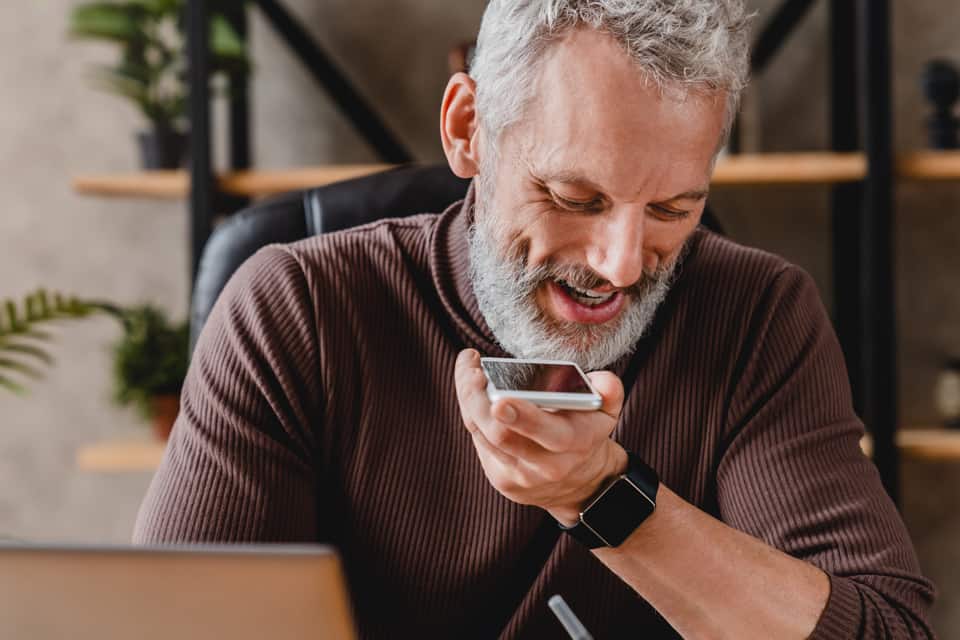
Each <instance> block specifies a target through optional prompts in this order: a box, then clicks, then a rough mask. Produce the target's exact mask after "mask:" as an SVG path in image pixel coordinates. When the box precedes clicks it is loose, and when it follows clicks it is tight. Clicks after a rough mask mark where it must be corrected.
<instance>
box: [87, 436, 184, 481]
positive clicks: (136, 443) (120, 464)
mask: <svg viewBox="0 0 960 640" xmlns="http://www.w3.org/2000/svg"><path fill="white" fill-rule="evenodd" d="M165 449H166V444H165V443H163V442H157V441H156V440H146V439H142V440H118V441H111V442H101V443H98V444H92V445H87V446H85V447H81V448H80V449H79V450H78V451H77V457H76V465H77V469H78V470H79V471H86V472H93V473H129V472H147V473H150V472H153V471H156V470H157V467H159V466H160V460H161V459H162V458H163V452H164V450H165Z"/></svg>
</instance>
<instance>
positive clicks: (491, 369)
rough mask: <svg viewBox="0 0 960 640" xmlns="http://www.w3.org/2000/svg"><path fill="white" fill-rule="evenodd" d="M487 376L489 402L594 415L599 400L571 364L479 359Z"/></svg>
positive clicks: (558, 361)
mask: <svg viewBox="0 0 960 640" xmlns="http://www.w3.org/2000/svg"><path fill="white" fill-rule="evenodd" d="M480 366H481V367H483V372H484V373H485V374H486V376H487V397H489V398H490V402H496V401H497V400H500V399H502V398H517V399H520V400H529V401H530V402H532V403H534V404H535V405H537V406H539V407H543V408H545V409H568V410H574V411H596V410H597V409H599V408H600V407H601V405H602V404H603V398H601V397H600V394H599V393H597V390H596V389H594V388H593V385H591V384H590V380H589V378H587V376H585V375H584V373H583V371H582V370H581V369H580V367H579V366H577V365H576V364H575V363H573V362H563V361H562V360H519V359H514V358H480Z"/></svg>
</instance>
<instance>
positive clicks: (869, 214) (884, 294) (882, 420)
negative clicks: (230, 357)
mask: <svg viewBox="0 0 960 640" xmlns="http://www.w3.org/2000/svg"><path fill="white" fill-rule="evenodd" d="M814 1H815V0H784V2H783V4H782V5H781V6H780V8H779V9H778V10H777V11H776V12H775V13H774V14H773V17H772V18H771V19H770V21H769V22H768V23H767V25H766V26H765V28H764V29H763V30H762V31H761V33H760V36H759V37H758V39H757V41H756V46H755V48H754V59H753V64H754V71H755V72H758V71H760V70H762V69H763V68H765V67H766V66H767V65H768V64H769V63H770V62H771V60H773V58H774V57H775V56H776V53H777V52H778V50H779V49H780V47H781V45H782V44H783V42H784V41H785V40H786V39H787V38H788V37H789V35H790V34H791V33H792V31H793V30H794V29H795V28H796V26H797V25H798V24H800V23H801V21H802V19H803V18H804V17H805V16H806V15H807V13H808V11H809V9H811V8H812V6H813V4H814ZM251 2H252V3H253V4H256V5H258V6H259V8H260V9H261V10H262V11H263V13H264V15H265V17H266V18H267V19H268V21H269V22H270V23H271V24H272V25H273V27H274V28H275V29H276V30H277V31H278V33H279V34H280V35H281V36H282V37H283V38H284V39H285V40H286V41H287V43H288V44H289V45H290V47H291V49H292V50H293V51H294V53H295V54H296V55H297V56H298V57H299V58H300V60H301V61H302V62H303V63H304V64H305V65H306V67H307V68H308V69H309V70H310V72H311V73H312V74H313V76H314V78H315V79H316V80H317V81H318V82H320V84H321V85H322V86H323V87H325V88H326V90H327V92H328V93H329V94H330V96H331V98H332V99H333V100H334V102H335V103H336V104H337V106H338V107H339V108H340V109H341V111H342V112H343V113H344V115H345V116H346V117H347V118H349V119H350V121H351V122H352V123H353V125H354V126H355V127H356V128H357V130H358V131H359V132H360V134H361V136H362V137H363V138H364V139H365V140H367V142H368V143H370V145H371V146H372V147H373V148H375V149H376V150H377V151H378V153H379V154H380V155H381V157H383V159H384V160H386V161H388V162H395V163H401V162H407V161H409V160H410V159H411V156H410V153H409V152H408V151H407V150H406V149H405V148H404V147H403V145H402V144H401V143H400V142H399V141H398V140H397V139H396V138H395V137H394V136H393V134H391V132H390V131H389V129H388V128H387V127H386V126H385V125H384V124H383V123H382V121H381V120H380V118H379V117H378V116H377V114H376V112H375V111H374V110H373V109H372V108H371V107H370V106H369V105H368V104H367V102H366V101H365V100H364V99H363V98H362V97H361V95H360V94H359V93H358V92H357V91H356V90H355V89H354V88H353V87H352V85H351V84H350V82H349V81H348V80H347V79H346V77H345V76H344V75H343V74H342V73H340V71H339V70H338V69H337V68H336V66H335V65H334V64H333V62H332V61H331V60H330V58H329V57H328V56H327V55H326V54H325V53H324V52H323V50H322V49H321V48H320V47H319V45H317V44H316V43H315V42H314V41H313V40H312V38H311V37H310V36H309V34H308V33H307V31H306V30H305V29H304V28H303V27H302V26H301V25H300V24H299V23H298V22H297V21H296V19H295V18H294V17H293V16H292V14H290V12H289V11H287V10H286V9H285V8H284V6H283V5H282V3H281V0H251ZM236 4H237V9H236V11H235V12H234V13H232V14H231V15H229V16H228V19H230V21H231V23H232V24H233V25H234V27H235V28H237V30H238V31H239V32H240V33H241V34H245V33H246V15H245V8H244V3H242V2H238V3H236ZM830 4H831V7H830V45H831V76H830V78H831V79H830V89H831V91H830V94H831V146H832V147H833V149H834V150H836V151H853V150H856V149H858V148H860V131H858V126H859V123H860V122H863V124H864V126H863V132H862V133H863V148H864V150H865V152H866V155H867V176H866V179H865V180H864V181H863V183H862V184H850V185H839V186H837V187H835V188H834V190H833V194H832V208H833V238H834V240H833V243H834V251H833V260H834V266H833V273H834V284H835V291H836V294H835V302H836V304H835V315H836V323H837V332H838V335H839V336H840V339H841V343H842V344H843V346H844V353H845V355H846V358H847V363H848V368H849V372H850V380H851V385H852V387H853V393H854V401H855V404H856V407H857V410H858V412H859V413H860V415H861V416H862V417H863V419H864V422H865V423H866V424H867V426H868V427H869V428H870V430H871V432H872V434H873V440H874V461H875V462H876V464H877V467H878V469H879V471H880V475H881V477H882V479H883V482H884V485H885V487H886V489H887V491H888V492H889V493H890V495H891V496H892V497H893V498H894V500H896V499H897V498H898V489H899V482H898V480H899V457H898V451H897V448H896V445H895V436H896V429H897V388H896V380H897V377H896V346H895V345H896V333H895V328H896V320H895V318H896V315H895V307H894V288H893V284H894V281H893V235H892V232H893V217H894V199H893V178H894V172H893V144H892V142H893V133H892V126H893V125H892V102H891V96H890V83H891V78H890V7H889V0H858V1H857V2H856V3H853V2H851V0H830ZM208 25H209V0H189V2H188V10H187V32H188V43H189V45H188V48H189V53H190V70H189V78H190V95H191V104H190V119H191V164H190V175H191V194H190V214H191V242H192V254H191V267H192V270H191V277H195V275H196V272H197V266H198V265H197V261H198V260H199V256H200V255H201V253H202V251H203V247H204V244H205V243H206V240H207V238H208V237H209V234H210V231H211V221H212V217H213V211H214V206H215V205H216V204H217V203H218V202H222V200H221V199H220V196H219V195H218V194H217V193H216V188H215V187H216V183H215V181H214V176H213V169H212V158H211V152H210V149H211V130H212V128H211V117H210V91H209V84H208V77H209V57H210V55H209V51H208V49H207V47H208V42H207V40H206V38H204V37H202V36H203V34H205V33H207V31H208V28H209V26H208ZM231 85H232V89H231V108H230V127H229V130H230V140H231V147H230V148H231V152H230V154H231V155H230V165H231V167H232V168H235V169H242V168H246V167H248V166H250V164H251V156H252V154H251V149H250V112H249V96H248V91H247V87H246V80H245V78H244V77H243V76H241V75H237V76H234V77H232V78H231ZM858 115H859V117H858ZM737 147H738V145H737V136H736V135H735V136H734V139H733V140H732V148H733V149H736V148H737ZM191 282H192V280H191Z"/></svg>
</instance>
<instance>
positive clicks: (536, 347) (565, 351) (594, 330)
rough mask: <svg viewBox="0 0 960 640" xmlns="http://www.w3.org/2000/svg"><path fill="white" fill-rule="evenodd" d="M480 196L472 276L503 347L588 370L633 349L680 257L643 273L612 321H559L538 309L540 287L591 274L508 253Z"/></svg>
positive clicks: (472, 234) (516, 353) (664, 293)
mask: <svg viewBox="0 0 960 640" xmlns="http://www.w3.org/2000/svg"><path fill="white" fill-rule="evenodd" d="M480 196H481V194H480V193H479V190H478V193H477V198H478V205H477V210H476V215H475V218H474V224H473V226H472V227H471V229H470V239H469V240H470V280H471V282H472V284H473V291H474V294H475V295H476V298H477V304H478V306H479V308H480V313H481V314H482V315H483V318H484V320H486V322H487V325H488V326H489V327H490V330H491V331H492V332H493V335H494V337H495V338H496V339H497V342H499V343H500V346H502V347H503V349H504V350H505V351H507V352H508V353H510V354H512V355H513V356H514V357H517V358H542V359H547V360H568V361H572V362H576V363H577V364H579V365H580V367H581V368H583V370H584V371H595V370H599V369H604V368H606V367H608V366H610V365H611V364H613V363H614V362H616V361H617V360H619V359H620V358H622V357H623V356H626V355H628V354H630V353H633V351H634V350H635V349H636V347H637V343H638V342H639V341H640V338H642V337H643V335H644V333H645V332H646V331H647V329H648V328H649V326H650V323H651V322H652V321H653V317H654V315H655V314H656V311H657V308H658V307H659V306H660V303H661V302H663V300H664V298H666V296H667V293H668V292H669V291H670V286H671V284H672V283H673V275H674V272H675V271H676V268H677V264H678V263H679V259H678V260H677V261H675V262H674V263H673V264H671V265H669V266H666V267H662V268H660V269H658V270H657V271H656V272H654V273H651V274H646V273H645V274H644V277H643V279H642V281H641V282H640V283H638V284H637V285H634V287H633V288H631V289H629V290H628V292H626V293H625V294H624V295H627V300H626V301H625V303H624V309H623V311H622V312H621V313H620V315H619V317H617V318H615V319H614V320H612V321H611V322H608V323H605V324H602V325H587V324H580V323H576V322H562V321H557V320H554V319H553V318H550V317H548V316H547V315H546V314H544V312H543V311H542V310H541V309H540V306H539V305H538V304H537V301H536V298H535V295H536V292H537V290H538V289H540V288H541V287H542V286H543V285H544V284H545V283H546V282H547V281H549V280H555V279H563V280H567V281H568V282H571V283H573V282H577V281H578V280H577V278H580V279H581V280H582V279H583V278H585V277H587V278H588V277H591V276H588V275H587V274H585V271H586V270H585V269H584V268H582V267H576V266H572V265H554V264H549V263H548V264H545V265H541V266H538V267H534V268H528V267H527V264H526V256H525V255H505V252H504V251H501V250H500V248H499V247H498V244H497V234H496V229H495V220H494V216H492V215H489V212H487V211H482V210H481V206H480V204H479V198H480ZM518 253H520V252H518ZM681 254H682V252H681ZM592 277H594V278H595V276H592ZM584 288H588V287H584Z"/></svg>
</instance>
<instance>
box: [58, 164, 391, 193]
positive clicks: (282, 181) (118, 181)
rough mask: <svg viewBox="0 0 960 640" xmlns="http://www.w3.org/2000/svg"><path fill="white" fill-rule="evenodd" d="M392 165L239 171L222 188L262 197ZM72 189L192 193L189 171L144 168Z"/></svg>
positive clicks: (94, 178)
mask: <svg viewBox="0 0 960 640" xmlns="http://www.w3.org/2000/svg"><path fill="white" fill-rule="evenodd" d="M391 166H392V165H385V164H377V165H338V166H329V167H307V168H299V169H290V170H280V171H237V172H234V173H227V174H224V175H222V176H221V177H220V180H219V188H220V190H221V191H222V192H223V193H227V194H230V195H235V196H249V197H262V196H270V195H275V194H278V193H286V192H287V191H296V190H297V189H307V188H310V187H319V186H323V185H325V184H331V183H333V182H340V181H342V180H349V179H350V178H358V177H360V176H365V175H368V174H371V173H376V172H378V171H385V170H387V169H389V168H391ZM72 186H73V190H74V191H76V192H77V193H79V194H81V195H86V196H103V197H109V198H156V199H184V198H186V197H187V196H188V195H189V191H190V176H189V174H188V173H187V172H186V171H144V172H141V173H131V174H126V175H86V176H77V177H76V178H74V179H73V185H72Z"/></svg>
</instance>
